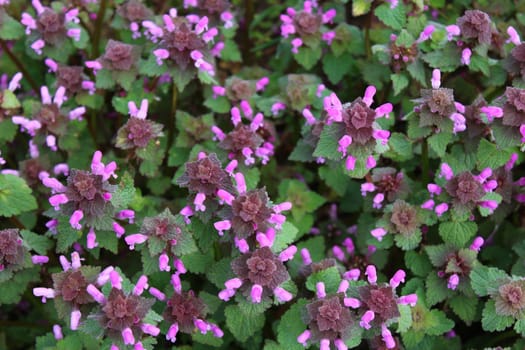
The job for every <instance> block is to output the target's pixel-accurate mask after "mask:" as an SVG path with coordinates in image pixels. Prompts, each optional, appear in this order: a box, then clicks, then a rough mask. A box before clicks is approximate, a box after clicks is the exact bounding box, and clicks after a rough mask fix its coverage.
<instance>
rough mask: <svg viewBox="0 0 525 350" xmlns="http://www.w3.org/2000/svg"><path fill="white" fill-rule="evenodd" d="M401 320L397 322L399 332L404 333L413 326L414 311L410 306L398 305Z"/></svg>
mask: <svg viewBox="0 0 525 350" xmlns="http://www.w3.org/2000/svg"><path fill="white" fill-rule="evenodd" d="M397 307H398V309H399V314H400V316H399V319H398V321H397V332H398V333H404V332H406V331H407V330H408V329H409V328H410V327H411V326H412V309H411V307H410V306H409V305H398V306H397Z"/></svg>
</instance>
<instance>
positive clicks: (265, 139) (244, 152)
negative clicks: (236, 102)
mask: <svg viewBox="0 0 525 350" xmlns="http://www.w3.org/2000/svg"><path fill="white" fill-rule="evenodd" d="M241 109H242V111H243V113H242V114H244V117H245V118H246V119H248V120H249V121H250V124H249V125H247V124H244V123H243V122H242V114H241V110H240V109H239V108H238V107H233V108H232V109H231V121H232V124H233V126H234V128H233V130H232V131H230V132H229V133H227V134H226V133H224V132H223V131H222V130H221V129H220V128H219V127H218V126H214V127H213V128H212V131H213V133H214V134H215V137H216V138H217V140H218V141H220V142H219V146H220V147H221V148H223V149H225V150H226V151H228V158H229V159H235V160H237V161H241V160H244V164H245V165H252V164H255V157H257V158H259V159H260V160H261V162H262V163H263V164H266V163H267V162H268V161H269V160H270V157H271V156H272V155H273V152H274V145H273V143H272V140H271V139H272V137H271V135H267V133H265V120H264V115H263V114H262V113H257V114H255V115H253V111H252V109H251V107H250V105H249V104H248V103H247V102H246V101H242V102H241Z"/></svg>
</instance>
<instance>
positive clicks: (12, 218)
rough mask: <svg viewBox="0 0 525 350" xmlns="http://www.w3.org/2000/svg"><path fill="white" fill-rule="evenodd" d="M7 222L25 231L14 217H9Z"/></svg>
mask: <svg viewBox="0 0 525 350" xmlns="http://www.w3.org/2000/svg"><path fill="white" fill-rule="evenodd" d="M9 220H10V221H11V222H12V223H13V225H15V226H16V227H18V228H19V229H21V230H25V229H26V227H25V225H24V224H23V223H21V222H20V220H18V219H17V217H16V216H11V217H10V218H9Z"/></svg>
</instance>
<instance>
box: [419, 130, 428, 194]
mask: <svg viewBox="0 0 525 350" xmlns="http://www.w3.org/2000/svg"><path fill="white" fill-rule="evenodd" d="M421 173H422V174H421V179H422V180H423V184H424V185H425V186H426V185H427V184H428V182H429V165H428V142H427V139H423V143H422V144H421Z"/></svg>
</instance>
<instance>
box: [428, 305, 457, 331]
mask: <svg viewBox="0 0 525 350" xmlns="http://www.w3.org/2000/svg"><path fill="white" fill-rule="evenodd" d="M453 327H454V321H452V320H450V319H448V318H447V315H446V314H445V313H444V312H443V311H440V310H431V311H430V313H428V314H427V318H426V320H425V328H426V329H425V331H426V333H427V334H428V335H441V334H443V333H445V332H448V331H450V330H451V329H452V328H453Z"/></svg>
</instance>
